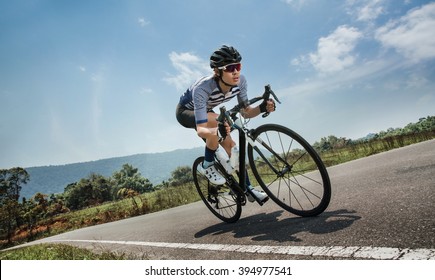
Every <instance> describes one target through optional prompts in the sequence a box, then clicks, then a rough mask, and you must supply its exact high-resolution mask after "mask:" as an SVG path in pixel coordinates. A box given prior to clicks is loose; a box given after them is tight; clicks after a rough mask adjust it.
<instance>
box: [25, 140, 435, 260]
mask: <svg viewBox="0 0 435 280" xmlns="http://www.w3.org/2000/svg"><path fill="white" fill-rule="evenodd" d="M328 171H329V174H330V178H331V182H332V191H333V192H332V199H331V203H330V205H329V207H328V209H327V210H326V211H325V212H324V213H323V214H321V215H320V216H318V217H314V218H300V217H297V216H295V215H293V214H290V213H288V212H286V211H283V210H282V209H280V208H279V207H278V206H277V205H276V204H274V203H273V202H272V201H269V202H267V203H266V204H265V205H264V206H262V207H260V206H259V205H257V204H249V205H247V206H246V207H244V208H243V212H242V217H241V219H240V220H239V221H238V222H237V223H235V224H225V223H223V222H221V221H220V220H218V219H217V218H215V217H214V216H213V215H212V214H211V213H210V212H209V211H208V210H207V208H206V207H205V205H203V203H202V202H197V203H193V204H189V205H185V206H181V207H177V208H173V209H170V210H167V211H162V212H158V213H153V214H148V215H143V216H139V217H135V218H130V219H125V220H122V221H118V222H113V223H108V224H103V225H98V226H93V227H89V228H84V229H80V230H76V231H72V232H68V233H64V234H61V235H57V236H53V237H50V238H46V239H42V240H38V241H35V242H32V243H28V244H27V245H29V244H35V243H41V242H64V243H69V244H74V245H75V246H81V247H85V248H89V249H92V250H95V251H97V252H99V251H101V250H111V251H117V252H123V253H126V255H128V256H130V257H132V258H137V259H156V260H163V259H177V260H181V259H280V260H282V259H432V260H433V259H435V211H434V205H435V140H432V141H427V142H423V143H419V144H415V145H411V146H408V147H404V148H401V149H396V150H392V151H389V152H385V153H382V154H378V155H374V156H370V157H367V158H363V159H359V160H355V161H352V162H349V163H345V164H341V165H338V166H334V167H331V168H329V169H328Z"/></svg>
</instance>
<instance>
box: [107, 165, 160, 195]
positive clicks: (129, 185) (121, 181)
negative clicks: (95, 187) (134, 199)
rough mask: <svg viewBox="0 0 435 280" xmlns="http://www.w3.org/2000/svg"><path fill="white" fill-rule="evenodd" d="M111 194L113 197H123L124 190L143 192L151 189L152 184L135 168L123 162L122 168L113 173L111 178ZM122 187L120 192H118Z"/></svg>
mask: <svg viewBox="0 0 435 280" xmlns="http://www.w3.org/2000/svg"><path fill="white" fill-rule="evenodd" d="M111 183H112V185H113V194H114V196H115V198H123V197H124V195H122V194H124V193H125V191H126V190H133V191H134V192H136V193H139V194H141V193H144V192H149V191H152V190H153V184H152V183H151V182H150V181H149V180H148V179H147V178H144V177H142V175H141V174H140V172H139V171H138V169H137V168H134V167H133V166H132V165H130V164H124V165H123V166H122V169H121V170H119V171H117V172H115V173H113V175H112V178H111ZM121 189H124V190H123V191H122V192H119V191H120V190H121Z"/></svg>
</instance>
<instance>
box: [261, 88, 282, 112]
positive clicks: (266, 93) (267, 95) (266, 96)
mask: <svg viewBox="0 0 435 280" xmlns="http://www.w3.org/2000/svg"><path fill="white" fill-rule="evenodd" d="M271 94H272V97H273V99H275V101H276V102H278V103H279V104H281V101H279V99H278V97H277V96H276V94H275V93H274V92H273V90H272V89H271V87H270V85H266V86H264V94H263V98H264V100H266V101H267V100H269V98H270V95H271ZM269 114H270V113H269V112H266V113H264V114H263V115H262V117H263V118H265V117H267V116H269Z"/></svg>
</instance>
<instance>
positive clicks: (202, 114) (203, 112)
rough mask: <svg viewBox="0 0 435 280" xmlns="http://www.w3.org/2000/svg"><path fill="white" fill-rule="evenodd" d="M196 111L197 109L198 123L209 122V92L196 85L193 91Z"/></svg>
mask: <svg viewBox="0 0 435 280" xmlns="http://www.w3.org/2000/svg"><path fill="white" fill-rule="evenodd" d="M192 95H193V96H192V98H193V104H194V108H195V109H194V111H195V120H196V124H202V123H206V122H208V118H207V101H208V94H207V92H206V91H205V90H204V89H202V88H200V87H196V88H195V89H194V90H193V93H192Z"/></svg>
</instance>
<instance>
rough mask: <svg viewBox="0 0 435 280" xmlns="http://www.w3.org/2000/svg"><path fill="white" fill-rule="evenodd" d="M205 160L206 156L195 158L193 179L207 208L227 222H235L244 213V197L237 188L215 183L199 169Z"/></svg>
mask: <svg viewBox="0 0 435 280" xmlns="http://www.w3.org/2000/svg"><path fill="white" fill-rule="evenodd" d="M203 161H204V157H199V158H197V159H196V160H195V162H194V163H193V167H192V172H193V181H194V182H195V186H196V190H197V191H198V193H199V196H200V197H201V199H202V201H203V202H204V204H205V205H206V206H207V208H208V209H209V210H210V211H211V212H212V213H213V215H215V216H216V217H218V218H219V219H221V220H222V221H224V222H226V223H234V222H236V221H238V220H239V218H240V216H241V214H242V198H241V194H240V192H239V191H237V190H233V189H232V188H230V185H229V184H228V182H227V183H225V184H224V185H220V186H217V185H213V184H211V183H210V182H209V180H208V179H207V178H206V177H205V176H204V175H202V174H201V173H200V172H199V171H198V167H199V166H200V164H202V162H203Z"/></svg>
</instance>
